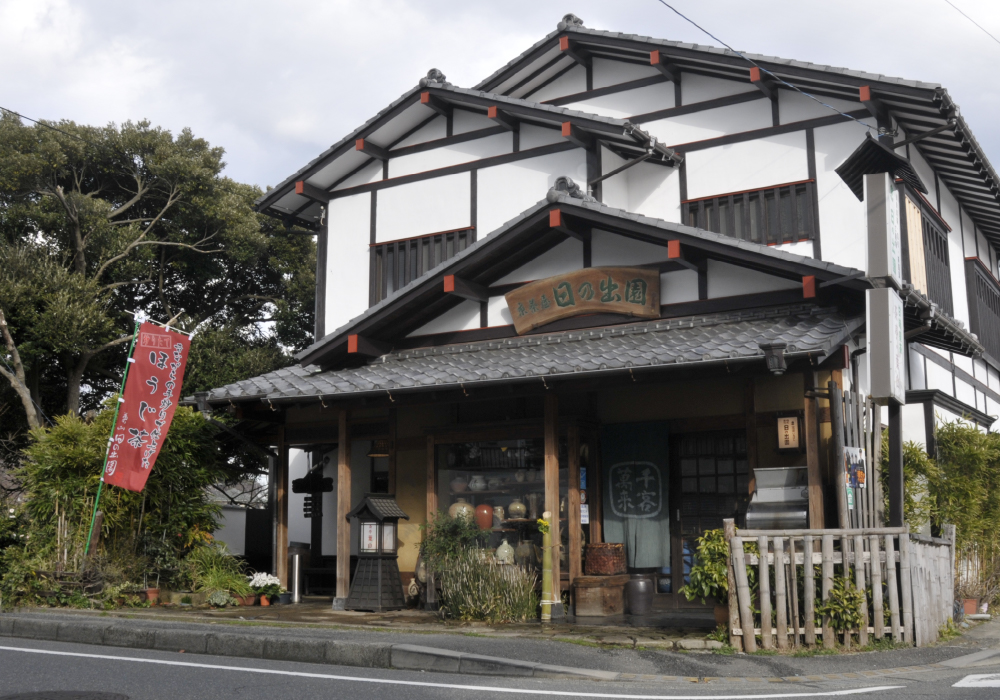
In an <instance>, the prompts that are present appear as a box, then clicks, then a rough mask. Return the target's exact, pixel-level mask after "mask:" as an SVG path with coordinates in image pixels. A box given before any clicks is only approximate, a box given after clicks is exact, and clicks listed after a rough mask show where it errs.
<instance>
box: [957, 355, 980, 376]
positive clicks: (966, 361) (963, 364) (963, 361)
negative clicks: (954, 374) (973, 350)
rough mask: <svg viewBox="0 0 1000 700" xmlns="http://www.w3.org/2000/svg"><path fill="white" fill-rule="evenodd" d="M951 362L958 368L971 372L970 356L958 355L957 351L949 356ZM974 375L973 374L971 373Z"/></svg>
mask: <svg viewBox="0 0 1000 700" xmlns="http://www.w3.org/2000/svg"><path fill="white" fill-rule="evenodd" d="M951 359H952V362H954V363H955V366H956V367H958V368H959V369H962V370H965V371H966V372H968V373H969V374H972V373H973V365H972V358H971V357H966V356H965V355H959V354H958V353H957V352H956V353H954V354H953V355H952V356H951ZM973 376H975V375H973Z"/></svg>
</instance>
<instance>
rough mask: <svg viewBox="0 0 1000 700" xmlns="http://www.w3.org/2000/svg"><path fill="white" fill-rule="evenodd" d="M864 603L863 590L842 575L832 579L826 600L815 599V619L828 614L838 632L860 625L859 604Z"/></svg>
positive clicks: (831, 623)
mask: <svg viewBox="0 0 1000 700" xmlns="http://www.w3.org/2000/svg"><path fill="white" fill-rule="evenodd" d="M864 603H865V594H864V591H860V590H858V589H857V588H856V587H855V586H854V584H853V583H852V582H850V581H848V580H846V579H844V578H843V577H840V576H837V577H835V578H834V579H833V588H831V589H830V596H829V597H828V598H827V599H826V600H819V599H818V598H817V600H816V617H817V619H820V618H823V617H826V616H829V617H830V625H831V626H832V627H833V629H835V630H837V631H838V632H843V631H844V630H849V629H853V628H856V627H858V626H860V625H861V620H862V617H861V606H862V605H863V604H864Z"/></svg>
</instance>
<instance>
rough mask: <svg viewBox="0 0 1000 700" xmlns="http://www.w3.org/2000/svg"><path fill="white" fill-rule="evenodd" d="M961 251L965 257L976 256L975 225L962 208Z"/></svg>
mask: <svg viewBox="0 0 1000 700" xmlns="http://www.w3.org/2000/svg"><path fill="white" fill-rule="evenodd" d="M962 251H963V253H964V254H965V257H967V258H974V257H976V227H975V225H974V224H973V223H972V219H970V218H969V215H968V214H966V213H965V210H962Z"/></svg>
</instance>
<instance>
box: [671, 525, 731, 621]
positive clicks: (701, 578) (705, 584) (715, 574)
mask: <svg viewBox="0 0 1000 700" xmlns="http://www.w3.org/2000/svg"><path fill="white" fill-rule="evenodd" d="M728 560H729V545H728V544H727V543H726V540H725V534H724V532H723V531H722V530H706V531H705V534H704V535H702V536H701V537H699V538H698V549H697V551H696V552H695V557H694V565H693V566H692V567H691V574H690V579H689V583H688V584H686V585H685V586H684V587H683V588H681V593H683V594H684V597H685V598H687V599H688V600H694V599H695V598H701V602H702V603H704V602H705V599H706V598H715V599H716V600H718V601H720V602H723V601H726V600H728V597H729V578H728V573H727V570H728V566H729V564H728Z"/></svg>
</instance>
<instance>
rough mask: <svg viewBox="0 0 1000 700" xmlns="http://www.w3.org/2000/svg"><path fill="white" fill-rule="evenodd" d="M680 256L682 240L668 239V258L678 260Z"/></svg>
mask: <svg viewBox="0 0 1000 700" xmlns="http://www.w3.org/2000/svg"><path fill="white" fill-rule="evenodd" d="M679 257H681V242H680V241H667V258H668V259H669V260H676V259H677V258H679Z"/></svg>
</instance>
